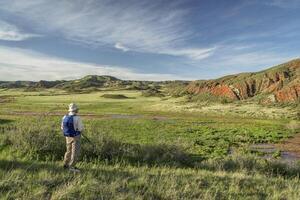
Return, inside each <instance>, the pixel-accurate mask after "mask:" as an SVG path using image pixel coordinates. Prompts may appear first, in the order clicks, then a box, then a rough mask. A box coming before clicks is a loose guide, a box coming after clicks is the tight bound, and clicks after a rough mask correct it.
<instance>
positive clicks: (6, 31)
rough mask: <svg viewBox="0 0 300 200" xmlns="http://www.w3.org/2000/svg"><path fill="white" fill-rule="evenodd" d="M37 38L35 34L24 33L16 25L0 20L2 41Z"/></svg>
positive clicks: (0, 38) (0, 37)
mask: <svg viewBox="0 0 300 200" xmlns="http://www.w3.org/2000/svg"><path fill="white" fill-rule="evenodd" d="M36 36H37V35H35V34H29V33H23V32H22V31H20V30H19V29H18V28H17V27H16V26H15V25H12V24H9V23H7V22H5V21H2V20H0V40H6V41H22V40H26V39H28V38H32V37H36Z"/></svg>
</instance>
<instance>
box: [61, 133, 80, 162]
mask: <svg viewBox="0 0 300 200" xmlns="http://www.w3.org/2000/svg"><path fill="white" fill-rule="evenodd" d="M66 144H67V150H66V153H65V157H64V165H67V166H70V167H74V166H75V164H76V162H77V160H78V157H79V154H80V135H77V136H75V137H66Z"/></svg>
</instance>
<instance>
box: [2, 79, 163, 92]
mask: <svg viewBox="0 0 300 200" xmlns="http://www.w3.org/2000/svg"><path fill="white" fill-rule="evenodd" d="M161 84H167V83H165V82H153V81H134V80H121V79H118V78H115V77H112V76H97V75H88V76H85V77H83V78H81V79H75V80H68V81H66V80H57V81H46V80H41V81H38V82H33V81H0V88H24V89H26V90H37V89H47V88H58V89H63V90H67V91H72V92H74V91H75V92H76V91H83V90H91V91H93V90H95V91H96V90H98V89H103V88H110V89H126V90H147V89H152V88H159V87H160V85H161Z"/></svg>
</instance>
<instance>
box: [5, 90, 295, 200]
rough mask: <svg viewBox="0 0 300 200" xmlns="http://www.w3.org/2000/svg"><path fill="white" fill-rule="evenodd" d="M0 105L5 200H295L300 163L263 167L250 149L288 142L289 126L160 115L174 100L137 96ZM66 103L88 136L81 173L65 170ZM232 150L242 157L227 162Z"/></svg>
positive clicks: (25, 98)
mask: <svg viewBox="0 0 300 200" xmlns="http://www.w3.org/2000/svg"><path fill="white" fill-rule="evenodd" d="M106 93H109V94H114V95H113V96H114V97H115V96H116V95H119V94H121V95H124V96H126V97H129V98H126V99H118V98H111V99H110V98H107V97H109V96H107V95H106V97H105V98H104V97H103V95H104V94H106ZM1 97H2V99H5V101H2V103H0V105H1V107H0V145H1V146H0V197H1V198H2V199H300V193H299V190H300V184H299V183H300V178H299V176H300V165H299V164H298V163H295V164H292V165H287V164H284V163H281V162H279V161H276V160H264V159H260V158H257V157H254V156H253V155H251V154H250V152H248V151H247V148H246V147H247V145H250V144H254V143H276V142H279V141H281V140H283V139H285V138H288V137H290V136H292V135H293V134H295V133H296V130H294V129H290V128H287V126H286V125H287V124H288V123H289V121H290V119H287V118H280V117H278V116H277V117H275V118H276V119H268V118H260V117H254V116H253V115H252V114H250V115H244V114H245V113H238V112H237V113H231V114H228V115H225V116H224V115H218V114H216V113H212V114H210V113H207V112H202V111H196V110H188V111H182V110H181V109H178V110H172V111H170V110H169V109H163V108H165V107H166V105H169V106H170V107H171V108H175V107H180V104H181V103H180V102H179V103H177V104H176V103H174V102H175V101H178V100H177V99H162V98H158V97H143V96H142V95H141V94H140V92H136V91H125V92H124V91H121V92H120V91H109V92H97V93H91V94H67V93H65V92H63V91H56V90H54V91H51V90H47V91H43V92H23V91H20V90H8V91H1ZM70 101H75V102H77V103H78V104H79V105H80V107H81V113H82V114H83V115H84V114H86V115H85V116H83V120H84V122H85V126H86V130H85V132H84V134H85V135H86V136H88V137H89V139H90V140H92V141H93V144H90V143H89V142H87V141H86V140H85V139H84V138H83V140H82V151H83V153H82V157H81V160H82V161H81V162H80V163H79V167H80V168H81V169H82V172H81V173H79V174H74V173H71V172H69V171H65V170H63V169H62V167H61V160H62V157H63V153H64V150H65V144H64V138H63V136H62V135H61V132H60V130H59V126H60V120H61V117H62V116H61V115H63V114H64V113H65V110H66V107H67V105H68V103H69V102H70ZM158 106H160V107H159V108H160V109H158ZM238 107H240V106H238ZM270 109H271V110H273V109H274V108H270ZM283 109H284V110H285V109H286V108H283ZM183 110H184V109H183ZM48 112H50V113H48ZM253 112H254V111H253ZM253 112H252V113H253ZM268 112H269V111H268ZM51 113H52V114H53V113H54V114H53V115H50V114H51ZM55 113H56V114H55ZM88 114H93V115H88ZM275 114H276V113H275ZM275 114H274V116H275ZM237 116H238V117H237ZM287 116H292V114H291V113H288V114H287ZM272 118H273V117H272ZM232 147H234V148H236V149H237V152H239V153H238V155H228V152H229V151H230V149H231V148H232Z"/></svg>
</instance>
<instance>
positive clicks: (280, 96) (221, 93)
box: [186, 59, 300, 103]
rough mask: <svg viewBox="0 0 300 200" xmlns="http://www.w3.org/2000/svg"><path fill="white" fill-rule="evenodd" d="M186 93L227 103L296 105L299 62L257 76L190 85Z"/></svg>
mask: <svg viewBox="0 0 300 200" xmlns="http://www.w3.org/2000/svg"><path fill="white" fill-rule="evenodd" d="M186 90H187V92H188V93H189V94H191V95H195V94H196V95H201V94H209V95H212V96H216V97H224V98H227V99H230V100H244V99H249V98H253V97H257V98H259V99H260V101H261V102H264V103H272V102H296V101H297V100H298V98H299V95H300V59H296V60H292V61H290V62H287V63H284V64H281V65H278V66H275V67H272V68H270V69H267V70H264V71H260V72H256V73H241V74H236V75H230V76H225V77H222V78H219V79H215V80H207V81H203V80H199V81H193V82H191V83H190V84H189V85H188V86H187V88H186Z"/></svg>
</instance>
